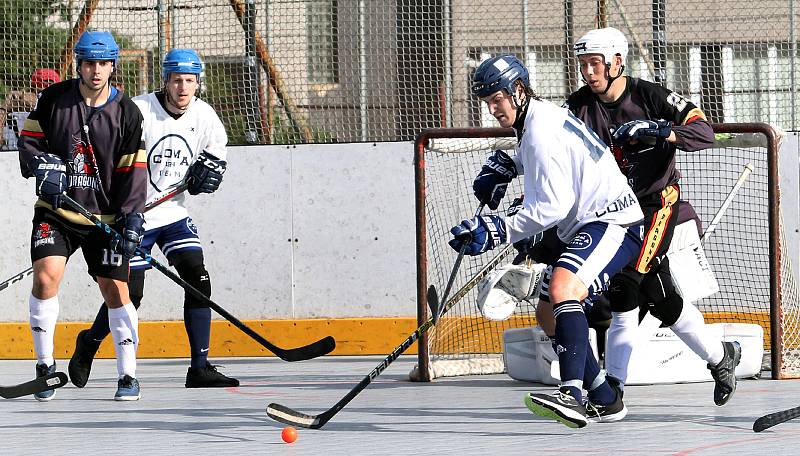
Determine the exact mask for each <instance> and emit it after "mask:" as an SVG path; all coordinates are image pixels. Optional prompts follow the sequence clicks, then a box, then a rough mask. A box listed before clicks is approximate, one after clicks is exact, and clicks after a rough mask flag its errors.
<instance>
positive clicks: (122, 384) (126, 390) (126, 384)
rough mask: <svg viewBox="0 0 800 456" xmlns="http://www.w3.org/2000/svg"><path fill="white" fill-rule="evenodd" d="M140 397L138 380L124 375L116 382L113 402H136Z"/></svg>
mask: <svg viewBox="0 0 800 456" xmlns="http://www.w3.org/2000/svg"><path fill="white" fill-rule="evenodd" d="M141 397H142V393H141V391H139V380H136V379H135V378H133V377H131V376H130V375H124V376H123V377H122V378H121V379H119V380H118V381H117V394H115V395H114V400H115V401H138V400H139V399H140V398H141Z"/></svg>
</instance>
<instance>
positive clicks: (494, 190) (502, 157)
mask: <svg viewBox="0 0 800 456" xmlns="http://www.w3.org/2000/svg"><path fill="white" fill-rule="evenodd" d="M515 177H517V167H516V165H514V160H512V159H511V157H509V156H508V154H507V153H505V152H503V151H502V150H496V151H494V154H493V155H490V156H489V157H488V158H487V159H486V164H484V165H483V167H482V168H481V171H480V173H478V176H477V177H476V178H475V180H474V181H473V182H472V190H474V191H475V196H476V197H477V198H478V201H480V202H481V203H483V204H485V205H487V206H489V209H491V210H495V209H497V206H498V205H499V204H500V200H502V199H503V196H505V194H506V188H507V187H508V183H509V182H511V180H512V179H514V178H515Z"/></svg>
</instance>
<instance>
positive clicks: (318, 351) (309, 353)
mask: <svg viewBox="0 0 800 456" xmlns="http://www.w3.org/2000/svg"><path fill="white" fill-rule="evenodd" d="M61 198H62V199H63V200H64V202H65V203H66V204H67V205H68V206H69V207H71V208H73V209H74V210H76V211H77V212H79V213H80V214H81V215H83V216H84V217H86V219H87V220H89V221H90V222H92V223H94V224H95V226H97V227H98V228H100V229H102V230H103V231H105V232H106V233H107V234H108V235H110V236H115V237H116V236H119V233H117V232H116V231H114V229H113V228H111V227H110V226H109V225H108V224H107V223H104V222H103V221H102V220H100V219H99V218H97V216H95V215H94V214H92V213H91V212H89V211H88V210H86V208H84V207H83V206H81V205H80V204H79V203H78V202H77V201H75V200H74V199H72V198H70V197H69V196H67V194H66V193H64V194H63V195H61ZM136 254H137V255H139V256H141V257H142V258H143V259H144V260H145V261H146V262H148V263H150V265H152V266H153V267H154V268H156V269H158V270H159V271H161V272H162V273H163V274H164V275H165V276H167V277H169V278H170V279H171V280H172V281H173V282H175V283H177V284H178V285H180V286H181V287H182V288H183V289H184V290H186V291H187V292H188V293H189V294H191V295H192V296H194V297H195V298H197V299H199V300H201V301H203V302H204V303H205V304H206V305H207V306H208V307H210V308H212V309H214V311H216V312H217V313H218V314H219V315H221V316H222V317H224V318H225V319H226V320H228V321H229V322H231V323H232V324H233V325H234V326H236V327H237V328H239V329H241V330H242V331H243V332H244V333H245V334H247V335H248V336H250V337H252V338H253V339H254V340H255V341H256V342H258V343H259V344H261V345H263V346H264V347H266V348H267V349H268V350H269V351H271V352H272V353H274V354H275V355H277V356H278V357H279V358H281V359H282V360H284V361H303V360H306V359H312V358H316V357H318V356H322V355H326V354H328V353H330V352H331V351H332V350H333V349H334V348H336V341H335V340H334V339H333V337H331V336H325V337H323V338H322V339H320V340H318V341H316V342H314V343H312V344H309V345H306V346H303V347H297V348H289V349H284V348H280V347H278V346H276V345H275V344H273V343H271V342H270V341H268V340H267V339H264V338H263V337H261V335H259V334H258V333H257V332H255V331H253V330H252V329H250V327H249V326H247V325H245V324H244V323H242V322H241V321H240V320H239V319H237V318H236V317H234V316H233V315H231V314H230V313H228V311H226V310H225V309H223V308H222V307H220V306H219V305H218V304H217V303H215V302H214V301H212V300H211V299H209V298H208V296H206V295H204V294H203V293H202V292H201V291H200V290H198V289H197V288H195V287H193V286H192V285H191V284H189V283H188V282H186V281H185V280H183V279H182V278H181V277H180V276H179V275H178V274H176V273H174V272H172V270H171V269H169V268H168V267H167V266H164V265H163V264H161V263H159V262H158V261H156V260H155V258H153V257H151V256H150V255H149V254H147V253H145V252H143V251H142V250H141V249H138V248H137V249H136Z"/></svg>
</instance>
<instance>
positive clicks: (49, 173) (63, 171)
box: [28, 154, 67, 209]
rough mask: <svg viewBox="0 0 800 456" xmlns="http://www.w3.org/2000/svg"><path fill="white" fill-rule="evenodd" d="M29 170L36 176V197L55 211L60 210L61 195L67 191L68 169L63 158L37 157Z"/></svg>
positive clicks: (50, 155)
mask: <svg viewBox="0 0 800 456" xmlns="http://www.w3.org/2000/svg"><path fill="white" fill-rule="evenodd" d="M28 169H29V170H30V171H31V172H32V173H33V175H34V176H36V195H37V196H38V197H39V198H41V199H42V201H44V202H46V203H49V204H50V205H51V206H53V209H58V207H59V205H60V204H61V194H62V193H64V192H66V191H67V167H66V166H65V165H64V162H63V161H61V157H58V156H56V155H53V154H42V155H37V156H35V157H33V159H32V160H31V162H30V163H29V164H28Z"/></svg>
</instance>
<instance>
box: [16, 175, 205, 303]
mask: <svg viewBox="0 0 800 456" xmlns="http://www.w3.org/2000/svg"><path fill="white" fill-rule="evenodd" d="M171 188H172V190H170V191H169V192H167V193H165V194H163V195H162V196H160V197H159V198H158V199H156V200H155V201H152V202H151V203H149V204H148V205H147V206H145V208H144V211H145V212H147V211H149V210H150V209H152V208H154V207H156V206H158V205H159V204H161V203H163V202H165V201H167V200H169V199H172V198H173V197H174V196H176V195H179V194H181V193H183V192H185V191H186V189H187V188H189V184H187V183H185V182H182V183H180V184H177V185H175V186H174V187H171ZM31 274H33V266H29V267H28V269H26V270H24V271H22V272H20V273H19V274H17V275H15V276H13V277H11V278H10V279H8V280H5V281H4V282H1V283H0V291H3V290H4V289H6V288H8V286H9V285H12V284H15V283H17V282H19V281H20V280H22V279H24V278H25V277H27V276H29V275H31Z"/></svg>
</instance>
